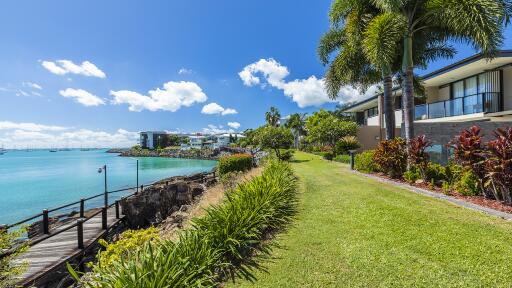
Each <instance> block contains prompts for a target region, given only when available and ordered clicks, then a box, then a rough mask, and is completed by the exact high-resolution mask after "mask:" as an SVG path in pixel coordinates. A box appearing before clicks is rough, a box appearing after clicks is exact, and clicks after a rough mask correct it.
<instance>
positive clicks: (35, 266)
mask: <svg viewBox="0 0 512 288" xmlns="http://www.w3.org/2000/svg"><path fill="white" fill-rule="evenodd" d="M116 221H118V219H116V218H115V207H111V208H109V209H108V211H107V224H108V226H109V227H110V226H111V225H112V224H114V223H115V222H116ZM101 222H102V220H101V213H100V214H98V215H96V216H94V217H93V218H91V219H89V220H88V221H86V222H84V225H83V230H84V234H83V235H84V246H85V247H87V246H88V245H90V244H91V243H93V242H94V241H96V240H97V239H98V237H100V236H101V235H102V234H103V232H104V230H103V229H102V227H101V226H102V223H101ZM73 224H74V223H70V224H66V225H63V226H60V227H59V228H58V229H59V230H60V229H64V228H66V227H69V226H70V225H73ZM77 233H78V231H77V228H76V227H74V228H71V229H69V230H67V231H64V232H62V233H60V234H58V235H55V236H53V237H50V238H48V239H45V240H43V241H42V242H40V243H37V244H35V245H33V246H31V247H30V248H29V249H28V251H27V252H25V253H24V254H22V255H21V256H20V257H19V258H18V259H16V260H15V261H16V262H18V263H22V262H23V263H26V264H27V265H28V266H27V270H26V271H25V273H23V275H21V277H20V283H24V282H26V281H27V280H30V279H35V278H37V277H39V276H41V275H43V274H44V273H45V272H47V271H48V270H49V269H51V268H52V267H55V266H57V265H60V264H61V263H63V262H64V261H67V260H68V258H69V257H71V256H73V255H74V254H75V253H77V252H79V251H80V250H79V249H78V240H77Z"/></svg>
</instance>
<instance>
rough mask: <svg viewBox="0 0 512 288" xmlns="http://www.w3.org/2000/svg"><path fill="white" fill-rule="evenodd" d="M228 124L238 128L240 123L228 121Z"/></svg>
mask: <svg viewBox="0 0 512 288" xmlns="http://www.w3.org/2000/svg"><path fill="white" fill-rule="evenodd" d="M228 126H229V127H231V128H233V129H238V128H240V123H238V122H228Z"/></svg>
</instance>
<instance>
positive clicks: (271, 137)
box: [256, 125, 293, 160]
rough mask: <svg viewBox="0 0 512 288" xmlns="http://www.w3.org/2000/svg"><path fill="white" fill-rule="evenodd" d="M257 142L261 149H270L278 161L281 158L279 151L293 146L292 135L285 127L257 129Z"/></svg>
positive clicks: (268, 126)
mask: <svg viewBox="0 0 512 288" xmlns="http://www.w3.org/2000/svg"><path fill="white" fill-rule="evenodd" d="M257 130H258V131H257V136H256V137H257V141H258V143H259V145H260V147H261V148H262V149H272V150H273V151H274V152H275V153H276V156H277V158H278V159H280V160H282V158H281V151H280V149H289V148H290V147H291V146H292V144H293V135H292V132H291V131H290V129H288V128H285V127H275V126H270V125H267V126H263V127H260V128H258V129H257Z"/></svg>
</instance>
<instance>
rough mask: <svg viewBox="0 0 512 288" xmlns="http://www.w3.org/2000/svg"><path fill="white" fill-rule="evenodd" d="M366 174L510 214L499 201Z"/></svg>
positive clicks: (381, 175)
mask: <svg viewBox="0 0 512 288" xmlns="http://www.w3.org/2000/svg"><path fill="white" fill-rule="evenodd" d="M364 173H366V172H364ZM366 174H370V175H373V176H378V177H381V178H384V179H387V180H390V181H395V182H400V183H403V184H407V185H410V186H413V187H417V188H421V189H425V190H428V191H430V192H434V193H439V194H444V195H448V196H452V197H454V198H457V199H460V200H463V201H466V202H470V203H473V204H476V205H480V206H483V207H487V208H491V209H494V210H498V211H501V212H505V213H510V214H512V206H510V205H507V204H505V203H503V202H501V201H498V200H494V199H488V198H485V197H484V196H465V195H462V194H460V193H459V192H457V191H453V190H452V191H450V193H449V194H446V193H444V191H443V189H442V188H440V187H437V186H436V187H434V189H432V187H431V185H429V184H427V183H412V184H411V183H409V182H407V181H405V180H404V179H403V178H399V179H397V178H391V177H389V176H388V175H386V174H384V173H366Z"/></svg>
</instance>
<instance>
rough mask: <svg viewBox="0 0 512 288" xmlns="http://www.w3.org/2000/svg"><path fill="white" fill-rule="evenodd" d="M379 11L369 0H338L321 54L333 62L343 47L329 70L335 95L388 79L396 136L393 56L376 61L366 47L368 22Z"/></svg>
mask: <svg viewBox="0 0 512 288" xmlns="http://www.w3.org/2000/svg"><path fill="white" fill-rule="evenodd" d="M379 13H380V10H379V9H378V8H377V7H376V6H374V5H372V3H371V2H369V1H350V0H337V1H334V2H333V5H332V7H331V10H330V13H329V16H330V20H331V26H332V27H331V30H330V31H328V32H327V33H326V34H325V35H324V36H323V37H322V39H321V40H320V45H319V48H318V54H319V56H320V59H321V61H322V62H323V64H324V65H326V64H329V62H330V61H329V56H330V54H332V53H333V52H334V51H336V50H339V53H338V55H336V57H335V58H334V60H333V61H332V62H331V63H330V67H329V69H328V70H327V73H326V88H327V92H328V94H329V97H330V98H331V99H335V98H337V97H338V93H339V90H340V88H341V87H342V86H344V85H349V84H352V85H355V86H358V87H359V88H361V90H366V89H367V88H368V87H369V86H370V85H374V84H377V83H380V82H381V81H382V82H383V83H384V91H383V94H384V115H385V123H386V128H387V129H386V138H387V139H392V138H394V137H395V129H394V127H395V114H394V107H393V98H392V89H393V87H392V77H393V70H392V65H393V59H384V60H383V61H380V62H378V63H377V62H373V63H372V62H371V61H370V60H371V59H369V57H367V55H366V53H365V52H366V51H364V49H363V48H364V42H365V36H366V35H365V31H366V29H367V26H368V24H370V23H371V21H372V19H373V18H374V17H375V16H377V15H379ZM340 26H342V27H340ZM377 53H378V52H377ZM379 60H381V59H379ZM384 62H385V63H384ZM395 62H396V61H395Z"/></svg>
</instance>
